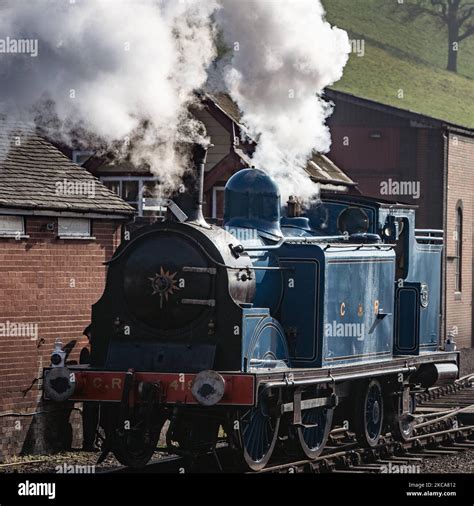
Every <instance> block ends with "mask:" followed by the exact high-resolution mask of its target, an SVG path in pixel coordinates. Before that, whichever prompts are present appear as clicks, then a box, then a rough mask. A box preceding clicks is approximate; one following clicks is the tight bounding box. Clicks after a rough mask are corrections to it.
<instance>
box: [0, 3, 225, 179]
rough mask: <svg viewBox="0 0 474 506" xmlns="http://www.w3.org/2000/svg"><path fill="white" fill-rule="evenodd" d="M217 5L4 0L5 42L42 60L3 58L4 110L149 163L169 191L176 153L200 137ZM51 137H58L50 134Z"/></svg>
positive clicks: (0, 28)
mask: <svg viewBox="0 0 474 506" xmlns="http://www.w3.org/2000/svg"><path fill="white" fill-rule="evenodd" d="M215 9H216V3H215V2H214V0H206V1H201V0H186V1H184V2H182V1H178V0H157V1H154V0H149V1H133V2H132V1H122V0H113V1H107V0H76V1H75V2H69V1H66V0H64V1H54V0H28V1H18V0H6V1H0V34H1V35H0V37H2V38H3V39H6V38H7V37H8V38H9V40H10V41H11V40H14V39H32V40H37V44H38V46H37V53H38V54H37V56H30V55H29V54H15V53H13V52H8V53H6V52H5V53H4V54H1V55H0V82H1V88H0V111H2V112H5V113H7V114H8V115H9V116H10V117H12V116H16V117H22V118H23V119H24V118H25V117H27V118H29V119H34V120H35V121H36V122H38V123H40V124H42V125H43V126H45V124H46V126H47V127H50V128H51V129H52V130H51V131H49V134H50V135H52V134H53V133H54V134H56V135H59V136H60V138H59V139H58V140H62V141H66V142H68V141H72V140H79V141H83V143H86V144H87V143H88V141H90V140H91V139H92V140H93V142H94V143H95V144H97V143H99V144H101V145H102V146H103V147H104V149H106V150H108V149H111V148H113V149H114V150H115V152H116V153H118V154H120V153H121V154H128V155H130V157H131V161H132V162H134V163H136V164H137V165H142V164H143V163H148V164H149V165H150V166H151V170H152V171H153V172H155V173H156V174H158V175H160V177H161V178H162V180H164V182H165V183H168V184H169V185H174V184H175V183H176V182H177V178H178V177H179V176H180V175H181V173H182V171H183V169H184V165H185V159H184V158H183V156H184V155H183V150H180V146H181V147H182V146H183V145H186V143H190V142H194V141H196V140H197V141H202V140H203V135H204V132H203V127H202V125H201V124H200V123H199V122H197V121H196V120H193V119H192V118H191V117H190V115H189V113H188V106H189V104H190V103H191V102H192V101H193V100H194V98H193V92H194V91H195V90H196V89H199V88H200V87H202V85H203V84H204V82H205V81H206V78H207V74H206V69H207V67H208V65H209V64H210V62H211V61H212V60H213V58H214V57H215V47H214V41H213V39H214V34H213V28H212V20H211V16H212V13H213V12H214V10H215ZM53 131H54V132H53Z"/></svg>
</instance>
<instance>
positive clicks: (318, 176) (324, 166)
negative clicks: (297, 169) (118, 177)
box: [305, 153, 357, 186]
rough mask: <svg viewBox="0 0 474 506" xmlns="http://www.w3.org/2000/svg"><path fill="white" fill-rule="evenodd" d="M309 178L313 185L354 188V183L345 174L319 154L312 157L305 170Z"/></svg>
mask: <svg viewBox="0 0 474 506" xmlns="http://www.w3.org/2000/svg"><path fill="white" fill-rule="evenodd" d="M305 170H306V172H307V173H308V174H309V177H310V178H311V179H312V180H313V181H314V182H315V183H321V184H333V185H336V186H337V185H341V186H356V185H357V183H355V182H354V181H353V180H352V179H351V178H350V177H349V176H348V175H347V174H346V173H344V172H343V171H342V170H341V169H340V168H339V167H338V166H337V165H336V164H335V163H333V162H332V161H331V160H330V159H329V158H328V157H327V156H324V155H322V154H320V153H318V154H316V155H314V156H313V158H312V159H311V160H309V162H308V164H307V165H306V168H305Z"/></svg>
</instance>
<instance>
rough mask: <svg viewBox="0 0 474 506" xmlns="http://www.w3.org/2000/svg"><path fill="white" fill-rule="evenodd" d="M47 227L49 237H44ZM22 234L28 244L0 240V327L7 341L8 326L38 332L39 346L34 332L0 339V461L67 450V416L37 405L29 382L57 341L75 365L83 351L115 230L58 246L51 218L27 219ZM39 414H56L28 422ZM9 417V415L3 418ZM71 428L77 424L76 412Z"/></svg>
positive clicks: (97, 226)
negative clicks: (23, 326)
mask: <svg viewBox="0 0 474 506" xmlns="http://www.w3.org/2000/svg"><path fill="white" fill-rule="evenodd" d="M50 223H53V224H54V227H55V228H54V230H53V231H48V230H47V225H48V224H50ZM26 233H27V234H28V235H29V236H30V237H29V238H28V239H22V240H18V241H17V240H15V239H4V238H0V323H3V324H6V322H10V332H9V334H12V333H13V332H12V331H11V330H12V325H11V324H16V323H19V322H23V323H30V324H32V325H37V329H38V339H34V332H31V333H30V335H26V336H25V335H23V336H19V337H15V336H12V335H0V461H1V460H4V459H5V458H6V457H7V456H11V455H16V454H20V453H22V452H23V453H27V452H30V451H48V450H51V449H59V448H61V447H62V446H64V444H66V445H67V444H68V442H67V441H64V440H61V437H59V436H64V434H65V432H66V431H64V428H63V427H62V428H59V426H60V425H61V424H64V423H66V425H67V421H68V418H69V411H65V406H58V405H57V404H56V405H49V403H42V402H41V390H40V381H35V380H36V379H37V378H41V374H42V368H43V366H47V365H49V357H50V354H51V351H52V350H53V345H54V342H55V340H56V338H58V337H59V338H60V339H61V341H62V343H63V345H67V344H70V345H71V346H72V352H71V353H70V355H69V357H68V360H76V361H77V360H78V358H79V353H80V351H81V349H82V348H84V347H85V346H86V345H87V338H86V337H85V336H83V335H82V332H83V330H84V328H85V327H86V326H87V325H88V323H89V322H90V311H91V305H92V304H93V303H94V302H95V301H96V300H97V299H98V298H99V297H100V296H101V294H102V291H103V286H104V279H105V277H104V276H105V266H104V265H102V264H103V262H104V261H105V260H107V259H109V258H110V257H111V255H112V253H113V251H114V250H115V248H116V247H117V245H118V243H119V240H120V225H119V224H118V223H117V222H114V221H110V220H109V221H106V220H93V223H92V234H93V236H94V237H95V238H96V239H95V240H90V241H89V240H87V241H84V240H60V239H57V238H56V237H57V220H56V218H47V217H41V218H40V217H26ZM0 328H1V327H0ZM32 329H33V330H34V327H32ZM4 330H5V329H4ZM4 333H5V332H2V334H4ZM30 387H31V388H30ZM79 407H80V406H79ZM45 410H55V414H54V415H47V414H45V413H40V414H37V415H33V416H29V414H30V413H33V412H35V411H45ZM9 413H15V415H13V416H4V415H5V414H9ZM17 414H20V415H28V416H18V415H17ZM74 414H75V415H74ZM70 421H73V422H74V423H76V424H77V422H78V421H80V416H78V413H77V411H73V416H72V418H71V420H70ZM55 428H58V432H56V431H55ZM74 436H75V437H76V440H75V443H76V444H78V443H80V441H78V440H77V436H80V431H75V434H74ZM66 439H67V438H66Z"/></svg>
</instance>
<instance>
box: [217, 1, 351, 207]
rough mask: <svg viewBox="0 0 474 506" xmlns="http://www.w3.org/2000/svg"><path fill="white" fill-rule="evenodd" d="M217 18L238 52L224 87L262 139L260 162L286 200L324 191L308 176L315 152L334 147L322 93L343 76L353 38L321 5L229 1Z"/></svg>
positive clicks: (328, 110)
mask: <svg viewBox="0 0 474 506" xmlns="http://www.w3.org/2000/svg"><path fill="white" fill-rule="evenodd" d="M220 3H221V5H222V8H221V9H220V10H219V11H218V13H217V14H216V19H217V22H218V25H219V27H220V29H221V31H222V36H223V38H224V40H225V42H226V45H227V46H228V47H229V48H230V49H231V50H232V53H231V58H230V61H228V62H227V63H228V65H227V66H225V67H224V75H223V78H224V82H225V85H226V87H227V89H228V91H229V92H230V95H231V96H232V98H233V99H234V100H235V101H236V102H237V104H238V105H239V107H240V109H241V111H242V113H243V117H242V122H243V123H244V124H245V125H246V127H247V128H248V133H249V135H250V136H251V137H252V138H254V139H256V140H257V141H258V145H257V148H256V151H255V154H254V156H253V161H254V164H255V165H256V166H257V167H259V168H261V169H264V170H266V171H268V172H269V173H270V174H271V175H272V176H273V177H274V178H275V179H276V180H277V182H278V183H279V185H280V188H281V190H282V194H283V197H284V198H286V197H288V196H289V195H291V194H296V195H299V196H301V197H303V198H305V199H311V198H312V197H313V196H314V194H315V193H316V192H317V190H318V188H317V187H316V185H312V184H311V183H310V181H309V178H308V175H307V174H306V173H305V172H304V171H303V167H305V166H306V163H307V161H308V159H309V158H310V157H311V155H312V153H313V152H314V151H319V152H322V153H324V152H327V151H329V148H330V145H331V139H330V134H329V130H328V127H327V126H326V124H325V120H326V118H327V117H328V116H329V115H330V114H331V112H332V107H331V105H330V104H329V103H327V102H326V101H324V100H323V98H322V96H321V94H322V91H323V89H324V88H325V87H326V86H329V85H331V84H332V83H334V82H336V81H337V80H339V79H340V78H341V77H342V71H343V68H344V65H345V64H346V62H347V59H348V55H349V52H350V44H349V39H348V36H347V33H346V32H345V31H343V30H340V29H338V28H335V27H331V26H330V25H329V23H327V22H326V21H325V19H324V10H323V7H322V6H321V4H320V2H319V0H292V1H286V0H285V1H268V0H245V1H243V2H241V4H240V5H239V8H236V7H235V2H234V0H221V1H220Z"/></svg>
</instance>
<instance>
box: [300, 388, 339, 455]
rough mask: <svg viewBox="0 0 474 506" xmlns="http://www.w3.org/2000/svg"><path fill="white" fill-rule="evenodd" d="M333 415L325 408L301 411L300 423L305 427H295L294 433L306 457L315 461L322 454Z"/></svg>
mask: <svg viewBox="0 0 474 506" xmlns="http://www.w3.org/2000/svg"><path fill="white" fill-rule="evenodd" d="M303 398H304V397H303ZM333 413H334V409H331V408H327V407H316V408H311V409H305V410H304V411H302V413H301V421H302V423H303V425H306V426H307V427H301V426H300V427H297V428H296V433H297V436H298V440H299V444H300V447H301V450H302V451H303V453H304V455H306V457H308V458H310V459H315V458H316V457H319V455H321V453H322V452H323V450H324V447H325V446H326V442H327V440H328V437H329V432H330V431H331V426H332V418H333Z"/></svg>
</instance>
